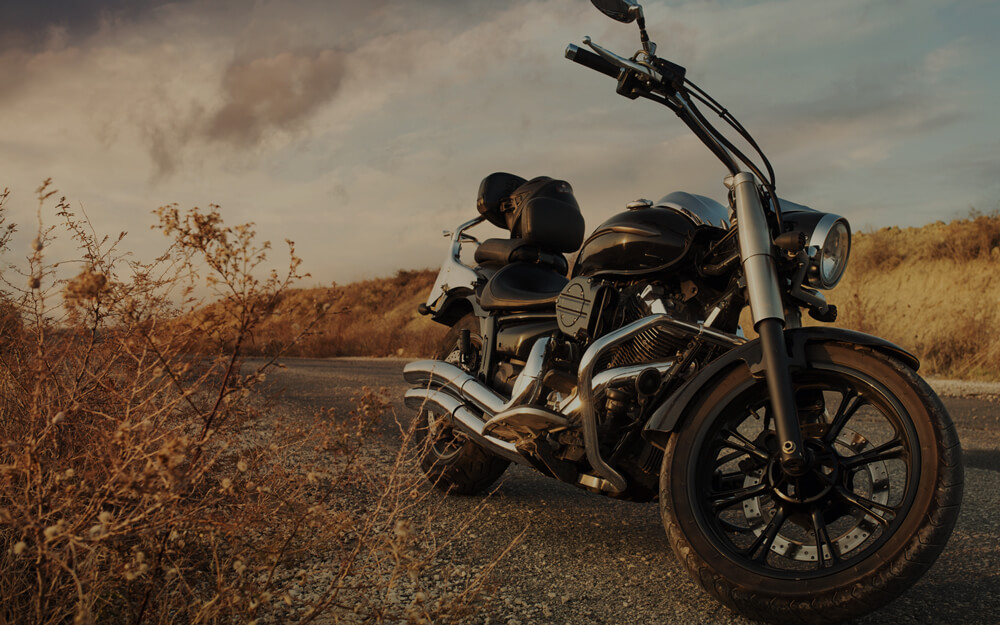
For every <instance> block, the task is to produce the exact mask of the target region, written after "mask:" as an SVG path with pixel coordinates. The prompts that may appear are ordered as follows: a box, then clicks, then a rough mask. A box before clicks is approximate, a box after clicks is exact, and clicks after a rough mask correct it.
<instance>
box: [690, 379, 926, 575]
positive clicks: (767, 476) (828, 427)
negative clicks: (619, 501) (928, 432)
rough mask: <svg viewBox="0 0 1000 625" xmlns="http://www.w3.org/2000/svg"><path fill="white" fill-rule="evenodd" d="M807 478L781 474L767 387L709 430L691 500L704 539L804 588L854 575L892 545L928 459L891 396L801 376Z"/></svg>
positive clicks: (733, 402)
mask: <svg viewBox="0 0 1000 625" xmlns="http://www.w3.org/2000/svg"><path fill="white" fill-rule="evenodd" d="M795 386H796V399H797V403H798V405H799V415H800V420H801V421H803V425H802V435H803V442H804V444H805V446H806V449H807V456H808V457H809V460H810V462H809V466H810V468H809V470H808V471H807V472H806V473H805V474H804V475H802V476H799V477H789V476H787V475H786V474H785V473H784V472H783V471H782V470H781V467H780V461H779V454H778V449H777V448H778V441H777V436H776V434H775V433H774V427H773V422H772V421H773V420H772V419H771V417H770V409H769V402H768V398H767V389H766V385H765V384H764V383H763V382H762V381H754V382H753V383H750V384H748V385H746V386H745V387H744V388H742V390H738V391H736V392H735V394H734V395H731V396H730V399H729V400H727V401H725V402H724V404H725V405H724V406H722V407H720V409H719V410H718V411H717V412H716V413H715V415H714V417H713V418H711V419H710V420H708V422H707V423H708V425H707V426H706V427H704V428H703V430H702V432H701V433H700V436H699V437H698V442H697V444H696V447H695V448H696V449H697V450H699V451H698V452H696V453H694V454H693V455H692V457H691V460H690V462H691V465H690V466H689V471H688V479H687V483H688V496H689V497H691V499H692V503H693V504H694V509H695V517H696V520H697V522H698V524H699V525H701V526H702V529H703V530H704V534H705V535H706V536H708V538H709V539H710V540H711V541H712V542H713V543H714V544H715V545H716V547H717V548H718V549H719V551H720V552H721V553H723V554H725V556H726V557H728V558H729V559H731V560H733V561H734V562H736V563H737V564H739V565H740V566H743V567H745V568H747V569H750V570H751V571H753V572H754V573H756V574H759V575H763V576H768V577H778V578H795V579H803V578H809V577H819V576H826V575H831V574H834V573H837V572H839V571H842V570H845V569H848V568H852V567H854V566H856V565H857V564H858V563H859V562H861V561H862V560H864V559H865V558H866V557H867V556H868V555H869V554H870V553H872V552H873V551H875V550H877V549H878V548H880V547H881V546H882V545H884V544H885V543H886V541H888V540H889V539H890V538H891V537H892V536H893V535H895V533H896V531H897V530H898V528H899V526H900V525H901V524H902V522H903V520H904V519H905V518H906V517H907V512H908V510H909V508H910V506H911V505H912V502H913V499H914V497H915V495H916V490H917V484H918V482H919V480H918V479H917V477H918V476H919V472H920V451H919V449H920V448H919V443H918V441H917V435H916V430H915V428H914V426H913V423H912V421H911V420H910V418H909V415H908V414H907V413H906V411H905V409H904V408H903V407H902V405H901V404H900V402H899V401H898V399H896V398H895V397H894V396H893V395H892V394H891V393H890V392H889V391H888V390H887V389H886V388H885V387H884V386H882V385H881V384H879V383H878V382H876V381H874V380H872V379H869V378H866V377H864V376H862V375H861V374H859V373H857V372H852V371H849V370H846V369H845V370H835V369H831V370H825V371H817V370H811V371H809V372H805V373H802V374H800V375H797V376H796V379H795Z"/></svg>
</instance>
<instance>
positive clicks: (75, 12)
mask: <svg viewBox="0 0 1000 625" xmlns="http://www.w3.org/2000/svg"><path fill="white" fill-rule="evenodd" d="M185 1H186V0H179V1H178V0H87V1H86V2H84V1H81V0H48V1H46V2H5V3H4V18H3V20H0V50H10V49H13V48H18V49H24V50H29V51H38V50H41V49H47V48H49V49H50V48H53V47H61V46H62V45H67V44H68V45H73V44H76V43H79V42H80V41H82V40H84V39H86V38H88V37H90V36H92V35H94V34H96V33H97V32H99V31H100V30H101V29H102V28H104V27H106V26H108V25H113V24H118V23H121V22H123V21H131V20H134V19H138V18H141V17H142V16H144V15H147V14H149V13H150V12H152V11H155V10H156V9H158V8H160V7H162V6H166V5H168V4H172V5H176V4H184V3H185Z"/></svg>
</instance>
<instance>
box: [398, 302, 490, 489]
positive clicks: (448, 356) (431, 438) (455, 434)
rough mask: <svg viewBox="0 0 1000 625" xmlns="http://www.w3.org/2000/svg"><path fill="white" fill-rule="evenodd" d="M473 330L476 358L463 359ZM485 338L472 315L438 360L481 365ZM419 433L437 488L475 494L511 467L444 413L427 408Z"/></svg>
mask: <svg viewBox="0 0 1000 625" xmlns="http://www.w3.org/2000/svg"><path fill="white" fill-rule="evenodd" d="M462 330H469V343H470V344H471V347H472V356H473V358H472V361H471V362H462V358H461V350H460V347H459V337H460V336H461V331H462ZM481 348H482V338H481V337H480V335H479V320H478V319H477V318H476V317H475V316H474V315H472V314H469V315H467V316H465V317H463V318H462V319H461V320H460V321H459V322H458V323H456V324H455V325H454V326H453V327H452V329H451V331H450V332H449V333H448V334H447V336H446V337H445V339H444V342H443V346H442V348H441V351H440V352H439V353H438V360H443V361H445V362H448V363H450V364H453V365H455V366H458V367H461V368H463V369H465V370H467V371H470V372H471V371H475V370H476V368H477V367H478V366H479V362H478V359H479V355H480V353H481ZM417 418H418V423H417V436H418V440H419V441H422V442H423V444H424V445H425V447H424V449H423V455H422V457H421V461H420V466H421V468H422V469H423V470H424V473H425V474H426V475H427V478H428V479H429V480H430V481H431V482H432V483H433V484H434V486H436V487H437V488H439V489H441V490H444V491H447V492H448V493H449V494H453V495H474V494H476V493H478V492H481V491H482V490H484V489H486V488H488V487H489V486H490V485H491V484H493V482H495V481H496V480H497V479H498V478H499V477H500V476H501V475H502V474H503V472H504V471H505V470H506V469H507V466H508V465H509V464H510V461H508V460H506V459H504V458H501V457H499V456H496V455H495V454H492V453H490V452H488V451H486V450H485V449H483V448H482V447H480V446H479V445H477V444H476V443H474V442H473V441H472V440H470V439H469V438H468V437H467V436H465V435H464V434H462V432H460V431H458V430H457V429H455V428H453V427H452V426H451V424H450V423H449V421H448V418H447V417H446V416H444V415H440V414H437V413H436V412H434V410H433V409H428V408H424V409H422V410H421V411H420V414H419V415H418V417H417Z"/></svg>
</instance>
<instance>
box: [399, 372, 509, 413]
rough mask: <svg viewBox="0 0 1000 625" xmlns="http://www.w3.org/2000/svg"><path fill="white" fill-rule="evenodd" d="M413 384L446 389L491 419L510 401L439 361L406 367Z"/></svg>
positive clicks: (406, 376) (464, 373)
mask: <svg viewBox="0 0 1000 625" xmlns="http://www.w3.org/2000/svg"><path fill="white" fill-rule="evenodd" d="M403 378H405V379H406V381H407V382H409V383H410V384H417V385H420V386H427V385H430V386H431V387H435V388H442V389H446V390H448V391H450V392H451V394H452V395H457V396H459V397H461V398H463V399H464V400H466V401H467V402H469V403H471V404H473V405H474V406H476V407H477V408H479V409H480V410H482V411H483V412H485V413H487V414H488V415H490V416H492V415H494V414H496V413H498V412H500V411H502V410H503V407H504V405H505V404H506V403H507V399H506V398H504V397H503V396H502V395H500V394H499V393H497V392H496V391H494V390H493V389H491V388H490V387H488V386H486V385H485V384H483V383H482V382H480V381H479V380H477V379H476V378H475V377H473V376H471V375H469V374H468V373H467V372H465V371H463V370H462V369H459V368H458V367H456V366H455V365H452V364H449V363H447V362H442V361H440V360H418V361H416V362H411V363H409V364H407V365H406V366H405V367H403Z"/></svg>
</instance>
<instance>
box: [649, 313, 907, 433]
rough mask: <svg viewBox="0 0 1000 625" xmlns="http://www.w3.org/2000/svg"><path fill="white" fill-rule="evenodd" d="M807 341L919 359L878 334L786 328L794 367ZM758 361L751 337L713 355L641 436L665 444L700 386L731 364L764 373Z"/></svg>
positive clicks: (802, 359) (904, 360) (798, 365)
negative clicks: (714, 356)
mask: <svg viewBox="0 0 1000 625" xmlns="http://www.w3.org/2000/svg"><path fill="white" fill-rule="evenodd" d="M810 343H847V344H849V345H858V346H863V347H870V348H872V349H874V350H876V351H879V352H882V353H883V354H886V355H887V356H890V357H892V358H895V359H897V360H899V361H901V362H902V363H903V364H905V365H906V366H907V367H910V368H911V369H913V370H914V371H916V370H917V369H919V368H920V361H919V360H917V358H916V356H914V355H913V354H911V353H910V352H908V351H906V350H905V349H903V348H902V347H900V346H898V345H896V344H895V343H890V342H889V341H886V340H885V339H880V338H878V337H877V336H872V335H870V334H864V333H862V332H855V331H853V330H844V329H842V328H828V327H810V328H795V329H793V330H786V331H785V344H786V345H787V346H788V357H789V364H790V366H791V368H792V370H793V371H794V370H796V369H802V368H805V367H806V366H808V363H807V361H806V351H805V347H806V345H808V344H810ZM761 361H762V358H761V349H760V341H759V340H754V341H750V342H749V343H746V344H744V345H741V346H739V347H737V348H735V349H731V350H729V351H728V352H726V353H725V354H723V355H722V356H720V357H719V358H716V359H715V360H713V361H712V362H711V363H709V365H708V366H706V367H705V368H704V369H702V370H701V371H700V372H698V374H697V375H695V376H694V377H693V378H691V379H690V380H688V381H687V382H685V383H684V385H683V386H681V387H680V388H679V389H677V390H676V391H674V393H673V394H671V395H670V397H668V398H667V399H666V401H665V402H663V404H661V405H660V406H659V407H658V408H657V409H656V411H655V412H653V414H652V416H651V417H650V418H649V420H648V421H647V422H646V427H645V428H644V429H643V432H642V435H643V438H645V439H646V440H648V441H649V442H650V443H652V444H653V445H655V446H657V447H661V448H662V447H665V446H666V444H667V441H668V440H669V438H670V433H671V432H673V431H674V430H676V429H677V427H678V426H679V425H680V423H681V422H682V421H683V419H684V415H685V414H687V412H688V408H689V407H690V406H691V405H692V404H693V403H694V402H695V401H696V400H697V398H698V397H699V396H700V395H701V391H702V390H704V389H706V388H711V387H712V385H713V383H714V382H715V380H716V379H718V378H719V377H721V376H722V375H724V374H726V373H728V372H729V371H730V370H731V369H732V368H733V367H739V366H744V367H749V368H750V372H751V373H752V374H753V375H754V377H763V376H764V368H763V365H762V362H761Z"/></svg>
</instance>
